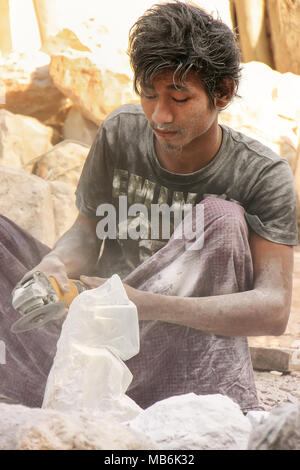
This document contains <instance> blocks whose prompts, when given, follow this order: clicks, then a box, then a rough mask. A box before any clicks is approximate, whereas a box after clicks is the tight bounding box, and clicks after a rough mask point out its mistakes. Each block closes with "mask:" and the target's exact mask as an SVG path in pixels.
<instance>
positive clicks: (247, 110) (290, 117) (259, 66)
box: [219, 62, 300, 172]
mask: <svg viewBox="0 0 300 470" xmlns="http://www.w3.org/2000/svg"><path fill="white" fill-rule="evenodd" d="M258 77H259V86H258V84H257V82H258ZM238 93H239V95H240V98H239V97H236V98H235V99H234V100H233V102H232V103H231V104H230V105H229V107H228V108H227V109H225V110H224V111H222V112H221V113H220V116H219V117H220V122H221V123H224V124H227V125H229V126H230V127H233V128H234V129H236V130H238V131H241V132H244V133H245V134H247V135H249V136H251V137H253V138H255V139H257V140H259V141H261V142H262V143H263V144H265V145H267V146H268V147H270V148H271V149H272V150H274V151H275V152H276V153H277V154H278V155H280V156H281V157H284V158H286V159H287V160H288V162H289V164H290V166H291V168H292V170H293V172H294V171H295V168H296V164H297V148H298V145H299V122H300V114H299V107H298V105H297V103H298V102H299V101H300V77H298V76H297V75H293V74H281V73H279V72H276V71H274V70H272V69H271V68H270V67H268V66H267V65H265V64H263V63H261V62H249V63H247V64H243V70H242V79H241V83H240V87H239V90H238Z"/></svg>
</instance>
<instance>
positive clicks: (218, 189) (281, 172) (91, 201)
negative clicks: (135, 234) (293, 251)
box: [76, 104, 298, 277]
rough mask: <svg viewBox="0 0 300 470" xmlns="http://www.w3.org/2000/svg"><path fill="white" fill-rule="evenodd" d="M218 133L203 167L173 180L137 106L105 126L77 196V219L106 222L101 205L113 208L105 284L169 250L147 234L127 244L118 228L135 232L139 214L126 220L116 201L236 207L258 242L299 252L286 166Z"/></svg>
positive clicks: (238, 136) (249, 143)
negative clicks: (211, 202) (213, 202)
mask: <svg viewBox="0 0 300 470" xmlns="http://www.w3.org/2000/svg"><path fill="white" fill-rule="evenodd" d="M222 130H223V138H222V144H221V147H220V149H219V151H218V153H217V155H216V156H215V157H214V158H213V160H212V161H211V162H210V163H209V164H208V165H207V166H206V167H204V168H202V169H201V170H199V171H196V172H194V173H190V174H174V173H171V172H169V171H167V170H165V169H164V168H162V167H161V166H160V164H159V162H158V159H157V157H156V154H155V149H154V136H153V131H152V129H151V127H150V126H149V124H148V121H147V119H146V117H145V115H144V113H143V111H142V108H141V106H140V105H136V104H129V105H124V106H121V107H120V108H118V109H116V110H115V111H114V112H113V113H112V114H111V115H110V116H109V117H108V118H107V119H106V120H105V121H104V123H103V124H102V126H101V127H100V129H99V132H98V134H97V136H96V139H95V141H94V143H93V145H92V147H91V150H90V152H89V155H88V158H87V160H86V163H85V166H84V169H83V172H82V175H81V178H80V181H79V184H78V188H77V191H76V202H77V207H78V209H79V211H80V213H81V214H83V215H85V216H87V217H89V218H93V219H96V220H99V221H100V219H101V217H97V215H96V211H97V208H98V207H99V206H100V207H102V209H103V210H102V211H101V210H100V211H99V212H98V214H100V213H101V216H104V213H105V212H104V209H105V207H106V206H102V205H103V204H112V205H113V207H115V210H116V217H115V219H116V226H117V227H118V222H119V221H121V222H122V224H120V226H119V230H117V232H116V237H114V236H113V237H110V238H111V239H109V237H108V239H107V241H106V246H105V250H104V255H103V259H102V260H101V265H100V272H99V273H98V274H99V275H103V276H106V277H108V276H110V275H112V274H113V273H115V272H118V273H119V275H120V276H121V277H125V276H126V275H127V274H128V273H129V272H131V271H132V270H133V269H134V268H135V267H136V266H138V265H139V264H140V263H141V262H142V261H143V260H144V259H146V258H147V257H149V256H151V255H152V254H153V253H154V252H155V251H157V250H158V249H159V248H160V247H161V246H162V245H163V244H165V243H166V242H167V239H165V238H164V237H163V236H162V235H160V237H158V238H155V239H151V233H150V230H149V231H148V232H147V233H148V235H146V236H145V232H143V237H142V238H141V239H138V240H133V239H132V237H129V236H127V239H126V235H124V231H123V232H122V230H123V229H122V227H123V226H124V222H126V224H125V227H126V231H128V227H130V224H134V223H135V226H136V225H137V223H136V222H137V219H139V222H138V223H139V224H140V227H141V225H142V223H143V222H142V219H141V214H139V215H136V217H134V216H131V217H129V216H128V213H127V219H128V220H127V221H126V220H125V219H126V215H125V217H124V206H122V209H121V208H120V200H121V199H120V196H123V200H122V203H123V202H124V201H125V200H126V203H127V207H130V206H132V205H133V204H137V203H138V204H143V205H144V206H145V207H146V208H147V209H149V211H151V206H152V205H153V204H168V205H169V206H172V207H173V208H174V207H176V205H177V206H178V205H181V204H183V203H187V204H193V205H194V204H197V203H198V202H200V201H201V200H202V199H203V198H204V197H206V196H207V195H215V196H218V197H221V198H224V199H227V200H232V201H235V202H237V203H239V204H241V205H242V206H243V207H244V209H245V217H246V220H247V222H248V224H249V226H250V227H251V228H252V229H253V230H254V231H255V232H256V233H257V234H258V235H260V236H261V237H263V238H265V239H267V240H270V241H272V242H274V243H280V244H286V245H297V244H298V233H297V222H296V198H295V189H294V181H293V174H292V171H291V169H290V167H289V164H288V163H287V161H286V160H284V159H282V158H281V157H279V156H278V155H276V154H275V153H274V152H273V151H272V150H271V149H269V148H268V147H266V146H264V145H263V144H261V143H260V142H258V141H256V140H254V139H252V138H250V137H247V136H246V135H244V134H242V133H240V132H237V131H235V130H233V129H231V128H229V127H227V126H224V125H222ZM98 210H99V209H98ZM121 210H122V214H121V215H120V212H121ZM105 214H107V213H105ZM111 215H112V214H111V213H110V216H111ZM142 215H143V216H144V215H145V214H142ZM144 218H145V217H144ZM149 219H150V216H149ZM102 220H106V221H107V220H108V219H104V218H102ZM144 222H145V221H144ZM101 227H102V226H101ZM102 228H103V227H102ZM110 233H111V232H110ZM120 233H122V235H121V236H120ZM127 233H128V232H127ZM115 238H117V239H115ZM118 238H119V239H118Z"/></svg>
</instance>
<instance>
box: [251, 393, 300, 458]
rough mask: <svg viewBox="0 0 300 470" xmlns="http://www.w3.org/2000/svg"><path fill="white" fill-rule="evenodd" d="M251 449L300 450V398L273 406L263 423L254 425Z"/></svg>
mask: <svg viewBox="0 0 300 470" xmlns="http://www.w3.org/2000/svg"><path fill="white" fill-rule="evenodd" d="M248 449H249V450H299V449H300V400H299V401H298V402H297V403H288V402H286V403H281V404H279V405H278V406H276V407H275V408H273V409H272V410H271V411H270V413H269V415H268V416H267V417H266V418H265V419H264V420H263V421H262V423H261V424H259V425H257V426H254V428H253V430H252V432H251V434H250V437H249V444H248Z"/></svg>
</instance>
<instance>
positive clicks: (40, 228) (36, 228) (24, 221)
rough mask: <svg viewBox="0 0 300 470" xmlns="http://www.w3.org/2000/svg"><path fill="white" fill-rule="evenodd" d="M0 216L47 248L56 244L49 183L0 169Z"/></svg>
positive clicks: (16, 171) (13, 170)
mask: <svg viewBox="0 0 300 470" xmlns="http://www.w3.org/2000/svg"><path fill="white" fill-rule="evenodd" d="M0 206H1V213H2V214H3V215H5V216H6V217H9V218H10V219H11V220H13V222H15V223H17V224H18V225H19V226H21V227H22V228H24V229H25V230H27V231H28V232H29V233H31V235H33V236H34V237H36V238H37V239H38V240H40V241H41V242H43V243H45V244H46V245H48V246H52V245H53V244H54V242H55V219H54V214H53V202H52V197H51V191H50V187H49V184H48V183H47V182H46V181H43V180H42V179H41V178H38V177H37V176H34V175H30V174H28V173H26V172H25V171H22V170H16V169H13V168H8V167H4V166H0Z"/></svg>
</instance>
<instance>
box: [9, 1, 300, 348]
mask: <svg viewBox="0 0 300 470" xmlns="http://www.w3.org/2000/svg"><path fill="white" fill-rule="evenodd" d="M154 3H160V2H153V1H150V0H127V1H124V0H109V1H107V0H0V210H1V213H2V214H4V215H6V216H7V217H10V218H11V219H12V220H14V221H15V222H17V223H18V224H19V225H21V226H22V227H23V228H25V229H26V230H28V231H29V232H30V233H32V234H33V235H34V236H36V237H37V238H38V239H39V240H41V241H42V242H44V243H46V244H47V245H49V246H53V245H54V243H55V241H56V240H57V239H58V238H59V237H60V236H61V235H62V233H64V232H65V231H66V230H67V229H68V228H69V227H70V226H71V224H72V223H73V222H74V220H75V218H76V216H77V209H76V207H75V198H74V191H75V188H76V185H77V181H78V179H79V176H80V173H81V169H82V166H83V164H84V161H85V159H86V156H87V154H88V151H89V148H90V146H91V143H92V141H93V139H94V137H95V135H96V132H97V129H98V127H99V125H100V124H101V122H102V121H103V120H104V119H105V117H106V116H107V115H108V114H109V113H110V112H111V111H112V110H113V109H114V108H116V107H117V106H119V105H121V104H124V103H128V102H138V101H139V100H138V97H137V96H135V95H134V93H133V90H132V72H131V70H130V66H129V60H128V57H127V54H126V50H127V40H128V32H129V29H130V27H131V26H132V25H133V23H134V22H135V21H136V20H137V18H138V17H139V16H140V15H141V14H143V12H144V11H145V10H146V9H147V8H149V7H150V6H151V5H153V4H154ZM194 3H195V4H198V5H199V6H201V7H203V8H204V9H205V10H206V11H208V12H210V13H212V14H213V15H214V16H215V17H220V18H221V19H222V20H223V21H224V22H225V23H226V24H227V25H228V26H229V27H230V28H231V29H232V30H233V31H235V33H236V34H237V38H238V42H239V46H240V50H241V55H242V62H243V70H242V80H241V85H240V89H239V95H240V98H236V99H235V100H234V101H233V103H232V104H231V105H230V106H229V107H228V108H227V109H226V110H225V111H223V112H222V113H221V114H220V121H221V122H223V123H224V124H227V125H229V126H231V127H234V128H235V129H237V130H240V131H242V132H244V133H246V134H248V135H250V136H252V137H254V138H256V139H258V140H260V141H262V142H263V143H264V144H266V145H268V146H269V147H271V148H272V149H273V150H274V151H275V152H277V153H278V154H279V155H280V156H281V157H283V158H285V159H287V161H288V162H289V164H290V166H291V169H292V171H293V174H294V178H295V187H296V192H297V198H298V199H299V194H300V162H299V154H300V145H299V142H300V125H299V124H300V47H299V43H300V0H199V1H194ZM299 212H300V211H299V210H298V213H299ZM298 219H299V220H300V217H299V216H298ZM299 255H300V252H299ZM294 277H295V279H294V294H293V311H292V317H291V322H290V326H289V329H288V331H287V333H286V334H285V335H284V336H283V337H281V338H280V339H278V338H277V339H276V338H271V339H264V340H263V339H259V340H258V341H264V344H269V345H283V346H291V344H292V343H293V341H294V343H295V338H299V335H300V320H299V314H298V311H299V308H300V292H299V294H298V291H299V289H298V287H299V286H298V284H300V258H299V257H298V251H297V250H296V263H295V276H294ZM299 347H300V346H299Z"/></svg>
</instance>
